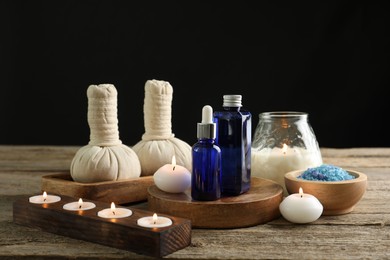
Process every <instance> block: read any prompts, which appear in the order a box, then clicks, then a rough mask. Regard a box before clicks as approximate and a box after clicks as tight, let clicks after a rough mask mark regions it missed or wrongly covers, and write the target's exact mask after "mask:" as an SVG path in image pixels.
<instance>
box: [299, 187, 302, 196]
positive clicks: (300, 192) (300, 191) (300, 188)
mask: <svg viewBox="0 0 390 260" xmlns="http://www.w3.org/2000/svg"><path fill="white" fill-rule="evenodd" d="M299 195H300V196H301V198H302V197H303V189H302V187H299Z"/></svg>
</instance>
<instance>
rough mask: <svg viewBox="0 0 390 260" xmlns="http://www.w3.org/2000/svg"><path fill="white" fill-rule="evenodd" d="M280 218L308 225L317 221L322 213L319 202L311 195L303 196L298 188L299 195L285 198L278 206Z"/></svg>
mask: <svg viewBox="0 0 390 260" xmlns="http://www.w3.org/2000/svg"><path fill="white" fill-rule="evenodd" d="M279 210H280V213H281V214H282V216H283V217H284V218H285V219H287V220H288V221H290V222H293V223H300V224H303V223H310V222H313V221H315V220H317V219H318V218H319V217H320V216H321V214H322V211H323V206H322V204H321V202H320V201H319V200H318V199H317V198H316V197H314V196H313V195H311V194H304V193H303V190H302V188H299V194H298V193H294V194H291V195H289V196H288V197H286V198H285V199H284V200H283V201H282V202H281V203H280V205H279Z"/></svg>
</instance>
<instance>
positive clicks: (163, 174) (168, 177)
mask: <svg viewBox="0 0 390 260" xmlns="http://www.w3.org/2000/svg"><path fill="white" fill-rule="evenodd" d="M153 180H154V183H155V184H156V186H157V187H158V188H159V189H160V190H163V191H165V192H170V193H180V192H184V191H185V190H186V189H188V188H189V187H190V186H191V173H190V172H189V171H188V170H187V169H186V168H185V167H183V166H180V165H176V158H175V156H172V164H165V165H163V166H162V167H160V168H159V169H158V170H157V171H156V172H155V173H154V175H153Z"/></svg>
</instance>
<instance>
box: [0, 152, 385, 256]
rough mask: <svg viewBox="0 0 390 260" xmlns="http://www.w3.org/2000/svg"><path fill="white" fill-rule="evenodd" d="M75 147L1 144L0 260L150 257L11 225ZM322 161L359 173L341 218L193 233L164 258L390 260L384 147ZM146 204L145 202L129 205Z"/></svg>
mask: <svg viewBox="0 0 390 260" xmlns="http://www.w3.org/2000/svg"><path fill="white" fill-rule="evenodd" d="M78 148H79V147H63V146H50V147H48V146H4V145H3V146H1V145H0V258H1V259H155V258H154V257H150V256H147V255H140V254H137V253H135V252H133V251H127V250H121V249H117V248H114V247H108V246H103V245H100V244H97V243H92V242H88V241H83V240H79V239H73V238H69V237H67V236H60V235H56V234H53V233H47V232H43V231H42V230H41V229H39V228H29V227H25V226H21V225H17V224H15V223H13V221H12V206H13V203H14V202H15V201H17V200H18V199H20V198H22V195H23V194H24V195H28V194H37V193H39V192H40V191H41V176H43V175H45V174H52V173H53V174H55V173H60V172H63V171H67V170H69V164H70V161H71V159H72V157H73V155H74V154H73V152H76V151H77V149H78ZM321 152H322V155H323V159H324V162H326V163H330V162H331V163H334V164H336V165H338V166H341V167H348V168H350V169H352V170H357V171H360V172H363V173H365V174H366V175H367V177H368V183H367V190H366V193H365V194H364V196H363V198H362V199H361V200H360V201H359V202H358V204H357V205H356V206H355V209H354V210H353V211H352V212H351V213H349V214H345V215H340V216H321V217H320V218H319V219H318V220H317V221H315V222H314V223H311V224H310V225H298V224H292V223H290V222H288V221H286V220H284V219H283V218H282V217H279V218H276V219H275V220H273V221H270V222H268V223H266V224H261V225H256V226H252V227H246V228H235V229H194V228H193V229H192V234H191V245H190V246H188V247H185V248H183V249H181V250H178V251H175V252H173V253H172V254H169V255H167V256H165V257H164V258H168V259H390V236H389V234H390V203H388V202H389V201H390V147H389V148H343V149H334V148H321ZM139 205H142V206H144V205H145V203H140V204H138V203H137V204H134V205H132V206H133V207H134V206H137V207H138V206H139Z"/></svg>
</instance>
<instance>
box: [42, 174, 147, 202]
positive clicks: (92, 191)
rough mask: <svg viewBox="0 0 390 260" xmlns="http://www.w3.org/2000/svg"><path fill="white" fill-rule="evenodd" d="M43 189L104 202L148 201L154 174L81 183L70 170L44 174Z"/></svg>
mask: <svg viewBox="0 0 390 260" xmlns="http://www.w3.org/2000/svg"><path fill="white" fill-rule="evenodd" d="M41 181H42V191H46V192H50V193H56V194H60V195H66V196H70V197H75V198H87V199H91V200H98V201H103V202H115V203H116V204H127V203H132V202H139V201H146V200H147V196H148V192H147V189H148V187H149V186H151V185H154V181H153V176H145V177H140V178H135V179H129V180H118V181H104V182H96V183H80V182H75V181H73V180H72V178H71V176H70V173H69V172H63V173H57V174H48V175H44V176H42V180H41Z"/></svg>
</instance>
